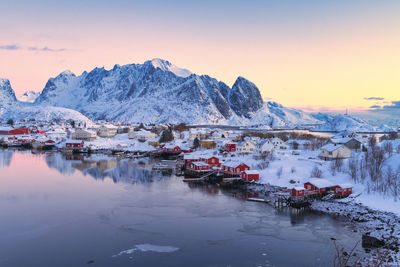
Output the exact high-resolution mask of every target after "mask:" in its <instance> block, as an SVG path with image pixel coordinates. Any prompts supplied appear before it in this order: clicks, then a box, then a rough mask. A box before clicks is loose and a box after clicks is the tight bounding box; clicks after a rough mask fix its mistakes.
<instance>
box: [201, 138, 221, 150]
mask: <svg viewBox="0 0 400 267" xmlns="http://www.w3.org/2000/svg"><path fill="white" fill-rule="evenodd" d="M200 142H201V148H206V149H211V148H215V147H216V146H217V144H216V143H215V141H214V140H201V141H200Z"/></svg>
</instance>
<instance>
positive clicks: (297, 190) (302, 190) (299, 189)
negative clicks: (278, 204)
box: [290, 186, 306, 197]
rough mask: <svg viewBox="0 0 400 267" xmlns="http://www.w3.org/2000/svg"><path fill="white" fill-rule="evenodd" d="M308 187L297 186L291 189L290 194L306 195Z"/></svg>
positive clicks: (296, 195)
mask: <svg viewBox="0 0 400 267" xmlns="http://www.w3.org/2000/svg"><path fill="white" fill-rule="evenodd" d="M305 192H306V189H305V188H304V187H302V186H296V187H294V188H292V190H290V195H291V196H292V197H304V195H305Z"/></svg>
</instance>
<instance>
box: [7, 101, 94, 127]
mask: <svg viewBox="0 0 400 267" xmlns="http://www.w3.org/2000/svg"><path fill="white" fill-rule="evenodd" d="M0 118H2V119H3V118H4V119H5V120H8V119H13V120H14V121H22V120H30V119H35V120H36V121H52V120H54V119H57V120H60V121H66V120H74V121H76V122H85V123H86V125H88V126H89V125H92V124H93V122H92V121H91V120H90V119H88V118H87V117H86V116H84V115H82V114H81V113H79V112H78V111H75V110H72V109H67V108H60V107H46V108H43V107H38V106H24V105H18V104H17V105H15V106H13V107H8V108H2V107H0Z"/></svg>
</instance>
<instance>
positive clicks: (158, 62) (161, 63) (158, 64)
mask: <svg viewBox="0 0 400 267" xmlns="http://www.w3.org/2000/svg"><path fill="white" fill-rule="evenodd" d="M151 64H153V66H154V67H155V68H160V69H162V70H164V71H170V72H172V73H174V74H175V75H176V76H179V77H183V78H186V77H189V76H190V75H192V72H191V71H190V70H188V69H182V68H179V67H177V66H175V65H173V64H171V63H170V62H169V61H166V60H162V59H159V58H155V59H152V60H151Z"/></svg>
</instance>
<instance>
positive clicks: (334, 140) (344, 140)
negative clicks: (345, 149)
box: [331, 137, 360, 144]
mask: <svg viewBox="0 0 400 267" xmlns="http://www.w3.org/2000/svg"><path fill="white" fill-rule="evenodd" d="M353 139H354V140H356V141H357V142H360V141H359V140H357V139H356V138H354V137H344V138H331V142H332V143H334V144H346V143H347V142H349V141H351V140H353Z"/></svg>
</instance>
